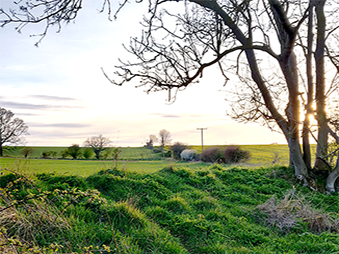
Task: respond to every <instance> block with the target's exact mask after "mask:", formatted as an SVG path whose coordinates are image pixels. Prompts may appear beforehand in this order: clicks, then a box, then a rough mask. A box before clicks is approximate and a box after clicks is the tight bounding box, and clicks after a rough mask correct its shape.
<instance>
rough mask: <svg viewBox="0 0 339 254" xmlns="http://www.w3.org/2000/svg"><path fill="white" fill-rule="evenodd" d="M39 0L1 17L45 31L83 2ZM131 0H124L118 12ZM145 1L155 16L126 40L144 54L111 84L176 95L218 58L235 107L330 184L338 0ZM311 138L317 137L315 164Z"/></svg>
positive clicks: (338, 68)
mask: <svg viewBox="0 0 339 254" xmlns="http://www.w3.org/2000/svg"><path fill="white" fill-rule="evenodd" d="M144 1H146V0H144ZM28 2H29V1H28ZM37 2H40V3H41V4H40V5H39V6H38V7H41V6H46V10H45V12H43V13H44V14H43V15H41V16H34V15H33V14H32V13H33V12H29V11H28V9H27V5H26V7H25V6H24V5H25V3H26V2H18V5H19V6H20V8H19V10H18V11H16V12H15V11H12V12H4V11H2V15H3V16H5V19H4V20H3V21H2V24H3V25H6V24H9V23H14V22H15V23H18V24H21V25H26V24H28V23H36V22H39V21H46V22H47V21H48V22H47V25H46V29H48V27H49V26H50V24H57V25H60V24H61V23H62V22H63V21H65V22H68V21H69V17H73V18H75V16H76V14H77V13H78V11H79V10H80V8H76V7H74V8H72V4H74V3H78V4H80V5H81V2H82V1H81V0H79V1H76V0H71V1H66V0H60V1H52V0H47V1H46V0H37ZM45 2H48V3H49V4H50V5H47V4H44V3H45ZM56 2H57V3H63V5H62V6H57V5H56V4H55V3H56ZM127 2H128V1H127V0H123V1H122V3H121V4H120V5H119V7H118V9H117V10H116V13H115V14H117V13H119V12H120V10H121V8H122V7H124V6H126V3H127ZM136 2H143V1H142V0H141V1H136ZM147 2H148V3H149V16H148V17H145V18H144V23H143V24H144V28H145V29H144V31H143V34H142V36H141V37H140V38H139V39H138V38H135V37H134V38H132V39H131V43H130V45H129V47H128V48H127V50H128V51H129V52H130V53H131V54H132V55H133V56H135V57H136V59H137V60H136V61H135V62H131V61H127V62H122V63H121V65H120V66H118V67H117V69H118V71H117V72H116V73H115V75H116V77H119V78H120V79H118V78H116V79H115V80H111V82H112V83H114V84H117V85H122V84H124V83H125V82H128V81H131V80H134V79H138V80H139V81H140V86H143V87H146V91H147V92H156V91H160V90H166V91H168V96H169V101H171V100H172V101H173V100H174V99H175V98H176V95H177V92H178V91H180V90H183V89H186V88H187V87H188V86H189V85H190V84H193V83H195V82H198V81H199V79H201V78H202V77H203V74H204V73H205V70H206V69H209V68H210V67H212V66H217V67H219V69H220V73H221V75H222V76H223V77H224V80H225V85H226V84H228V86H229V84H230V83H231V85H232V87H229V89H230V90H231V93H230V95H231V96H229V97H228V98H227V99H228V100H229V101H230V102H231V106H232V110H231V111H230V112H229V115H231V116H232V117H233V118H234V119H236V120H238V121H240V122H249V121H255V122H260V123H262V124H265V125H267V126H268V127H269V128H271V129H272V130H278V131H280V132H282V133H283V135H284V136H285V138H286V140H287V143H288V146H289V151H290V160H291V164H292V166H293V167H294V169H295V176H296V178H297V179H300V180H302V181H303V183H304V184H305V185H307V184H308V182H309V180H310V178H313V177H315V175H314V174H315V173H316V172H317V171H319V170H321V171H325V172H327V174H328V177H327V185H326V188H327V190H328V191H329V192H333V191H334V187H333V186H334V183H335V181H336V179H337V177H338V175H339V161H338V163H337V164H336V166H335V167H334V168H331V167H329V164H328V161H327V147H328V138H329V135H332V136H333V137H334V138H335V139H336V140H338V139H337V137H338V136H337V134H336V133H335V132H334V131H333V126H332V125H330V124H329V122H330V121H329V120H330V119H329V117H328V116H327V114H326V112H327V111H326V110H327V108H328V106H329V105H328V100H329V99H330V97H331V94H332V92H333V91H336V90H338V89H339V86H338V83H339V82H338V81H339V74H338V73H339V60H338V56H339V48H338V47H337V45H338V44H339V39H338V38H339V35H338V33H339V25H338V23H337V20H338V18H339V4H338V0H308V1H299V0H296V1H281V0H252V1H248V0H244V1H236V0H186V1H180V0H177V1H173V0H161V1H152V0H148V1H147ZM73 6H74V5H73ZM105 6H106V7H107V10H108V13H109V14H110V13H111V8H110V1H109V0H103V8H105ZM162 6H163V7H164V8H161V7H162ZM33 7H34V6H31V9H32V8H33ZM172 7H174V8H175V9H174V8H172ZM20 13H21V14H22V15H21V16H20V15H19V14H20ZM25 15H26V16H25ZM33 17H36V18H33ZM53 21H56V22H55V23H53ZM20 28H21V27H20ZM44 34H45V33H43V35H44ZM325 65H326V71H325ZM105 75H106V74H105ZM312 117H314V118H315V121H316V126H315V127H314V130H315V131H316V132H317V134H316V135H317V136H316V135H315V134H313V128H312V123H311V118H312ZM301 137H302V138H303V139H302V140H303V146H301ZM311 137H312V138H314V139H315V140H316V142H317V152H316V159H315V162H314V167H313V168H312V167H311V160H310V145H309V144H310V138H311ZM301 147H302V149H301Z"/></svg>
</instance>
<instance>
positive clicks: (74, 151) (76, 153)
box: [66, 144, 82, 159]
mask: <svg viewBox="0 0 339 254" xmlns="http://www.w3.org/2000/svg"><path fill="white" fill-rule="evenodd" d="M66 153H67V154H68V155H69V156H71V157H72V158H73V159H77V158H78V157H80V156H81V155H82V153H81V147H80V146H79V145H78V144H73V145H71V146H70V147H68V148H67V150H66Z"/></svg>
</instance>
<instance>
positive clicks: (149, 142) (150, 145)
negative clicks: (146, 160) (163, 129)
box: [146, 134, 158, 149]
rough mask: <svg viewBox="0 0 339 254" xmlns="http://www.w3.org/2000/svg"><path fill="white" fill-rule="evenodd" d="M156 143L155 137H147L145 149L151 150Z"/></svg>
mask: <svg viewBox="0 0 339 254" xmlns="http://www.w3.org/2000/svg"><path fill="white" fill-rule="evenodd" d="M157 142H158V138H157V136H155V135H153V134H152V135H149V140H147V141H146V147H147V148H149V149H153V147H154V144H155V143H157Z"/></svg>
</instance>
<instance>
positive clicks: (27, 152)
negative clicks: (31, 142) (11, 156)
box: [21, 146, 34, 158]
mask: <svg viewBox="0 0 339 254" xmlns="http://www.w3.org/2000/svg"><path fill="white" fill-rule="evenodd" d="M33 150H34V149H33V148H32V147H28V146H26V147H24V148H22V150H21V154H22V155H23V156H24V157H25V158H28V157H29V156H30V155H32V153H33Z"/></svg>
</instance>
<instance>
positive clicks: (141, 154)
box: [0, 145, 289, 176]
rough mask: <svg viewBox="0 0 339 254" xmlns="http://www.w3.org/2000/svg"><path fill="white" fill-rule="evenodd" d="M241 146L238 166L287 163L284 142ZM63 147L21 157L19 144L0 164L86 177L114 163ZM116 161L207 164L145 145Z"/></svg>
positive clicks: (149, 167) (141, 167)
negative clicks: (246, 156)
mask: <svg viewBox="0 0 339 254" xmlns="http://www.w3.org/2000/svg"><path fill="white" fill-rule="evenodd" d="M207 147H208V146H207ZM240 147H241V148H242V149H245V150H248V151H249V152H250V153H251V159H250V160H249V161H247V162H246V163H242V164H239V165H238V166H239V167H247V168H254V167H267V166H272V165H273V164H275V165H281V166H287V165H288V163H289V160H288V147H287V145H243V146H240ZM66 148H67V147H33V152H32V154H31V155H30V156H29V157H28V158H24V156H23V154H22V152H21V151H22V148H21V147H18V148H16V149H14V150H12V151H8V152H6V153H5V157H2V158H0V167H1V168H14V169H20V170H22V171H25V172H28V173H53V172H54V173H58V174H66V175H79V176H89V175H91V174H94V173H97V172H98V171H100V170H105V169H109V168H113V167H114V166H115V162H113V161H112V160H109V159H108V160H95V159H91V160H84V159H79V160H72V159H70V158H69V157H68V158H66V159H61V158H60V157H61V156H60V153H61V152H62V151H63V150H65V149H66ZM190 148H192V149H196V150H197V151H198V152H201V146H192V147H190ZM49 151H54V152H55V154H56V155H55V156H54V157H50V158H48V159H42V153H43V152H49ZM117 163H118V167H119V168H123V169H124V170H128V171H132V172H139V173H153V172H156V171H158V170H160V169H162V168H163V167H165V166H168V165H172V164H173V163H175V164H178V165H180V166H190V167H192V168H200V167H203V166H208V164H206V163H201V162H198V163H197V162H191V163H184V162H177V161H173V160H171V159H170V158H166V159H164V158H162V157H161V154H159V153H158V154H155V153H153V152H152V151H151V150H150V149H147V148H145V147H123V148H122V153H121V155H120V157H119V161H118V162H117Z"/></svg>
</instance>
